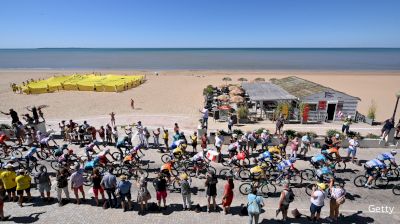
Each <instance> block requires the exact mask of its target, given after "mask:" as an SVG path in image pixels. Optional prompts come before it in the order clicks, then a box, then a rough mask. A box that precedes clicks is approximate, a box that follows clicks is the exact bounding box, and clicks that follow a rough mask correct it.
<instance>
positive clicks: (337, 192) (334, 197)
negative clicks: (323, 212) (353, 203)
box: [327, 179, 346, 222]
mask: <svg viewBox="0 0 400 224" xmlns="http://www.w3.org/2000/svg"><path fill="white" fill-rule="evenodd" d="M333 184H334V180H333V179H331V181H330V183H329V190H330V192H331V200H330V203H329V205H330V206H329V207H330V208H329V217H328V218H327V220H328V221H329V222H337V221H338V217H339V207H340V205H341V204H343V203H344V202H345V196H346V190H345V189H344V188H343V186H342V185H339V186H337V187H335V186H334V185H333Z"/></svg>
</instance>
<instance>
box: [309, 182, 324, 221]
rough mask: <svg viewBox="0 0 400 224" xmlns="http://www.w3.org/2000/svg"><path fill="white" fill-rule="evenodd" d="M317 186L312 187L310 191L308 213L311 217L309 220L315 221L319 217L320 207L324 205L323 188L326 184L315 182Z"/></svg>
mask: <svg viewBox="0 0 400 224" xmlns="http://www.w3.org/2000/svg"><path fill="white" fill-rule="evenodd" d="M317 186H318V187H315V186H314V187H313V189H312V193H311V198H310V201H311V206H310V213H311V217H310V220H311V221H312V222H317V221H319V219H320V215H321V209H322V207H324V200H325V197H326V193H325V189H326V184H324V183H319V184H317Z"/></svg>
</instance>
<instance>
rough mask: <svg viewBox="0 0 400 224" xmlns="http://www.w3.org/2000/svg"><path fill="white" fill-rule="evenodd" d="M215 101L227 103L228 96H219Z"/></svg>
mask: <svg viewBox="0 0 400 224" xmlns="http://www.w3.org/2000/svg"><path fill="white" fill-rule="evenodd" d="M217 99H218V100H219V101H223V102H227V101H229V96H228V95H221V96H218V97H217Z"/></svg>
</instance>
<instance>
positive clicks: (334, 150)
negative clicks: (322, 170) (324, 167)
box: [321, 147, 341, 162]
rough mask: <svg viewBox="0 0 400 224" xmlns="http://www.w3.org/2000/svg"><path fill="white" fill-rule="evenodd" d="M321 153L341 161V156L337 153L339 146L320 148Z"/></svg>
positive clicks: (328, 157) (330, 158)
mask: <svg viewBox="0 0 400 224" xmlns="http://www.w3.org/2000/svg"><path fill="white" fill-rule="evenodd" d="M321 153H322V154H323V155H324V156H325V157H326V158H327V159H329V160H331V161H332V160H335V159H336V161H338V162H340V161H341V157H340V155H339V148H337V147H332V148H329V149H326V150H322V151H321ZM333 155H335V158H334V157H333Z"/></svg>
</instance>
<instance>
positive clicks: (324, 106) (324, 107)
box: [318, 101, 326, 110]
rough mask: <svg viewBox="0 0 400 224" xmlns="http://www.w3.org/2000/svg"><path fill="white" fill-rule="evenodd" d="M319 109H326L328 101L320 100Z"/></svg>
mask: <svg viewBox="0 0 400 224" xmlns="http://www.w3.org/2000/svg"><path fill="white" fill-rule="evenodd" d="M318 110H326V101H319V102H318Z"/></svg>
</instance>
